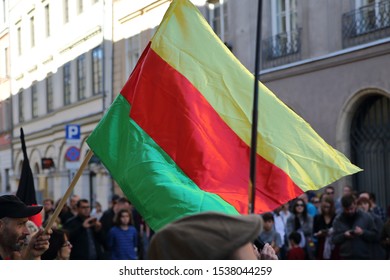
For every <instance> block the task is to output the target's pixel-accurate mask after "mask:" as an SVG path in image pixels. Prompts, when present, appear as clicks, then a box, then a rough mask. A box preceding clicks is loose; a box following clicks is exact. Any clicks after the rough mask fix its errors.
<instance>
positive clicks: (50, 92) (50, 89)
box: [46, 74, 53, 112]
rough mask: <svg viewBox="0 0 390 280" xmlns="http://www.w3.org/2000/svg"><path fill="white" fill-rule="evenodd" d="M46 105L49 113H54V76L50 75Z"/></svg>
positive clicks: (47, 82) (47, 79)
mask: <svg viewBox="0 0 390 280" xmlns="http://www.w3.org/2000/svg"><path fill="white" fill-rule="evenodd" d="M46 102H47V103H46V104H47V112H52V111H53V76H52V75H51V74H50V75H49V76H47V78H46Z"/></svg>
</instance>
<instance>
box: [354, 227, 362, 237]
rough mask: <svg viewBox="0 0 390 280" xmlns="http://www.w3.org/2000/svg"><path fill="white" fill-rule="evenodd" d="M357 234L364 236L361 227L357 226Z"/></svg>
mask: <svg viewBox="0 0 390 280" xmlns="http://www.w3.org/2000/svg"><path fill="white" fill-rule="evenodd" d="M355 234H356V235H362V234H363V229H362V228H361V227H358V226H356V228H355Z"/></svg>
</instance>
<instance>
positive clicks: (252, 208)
mask: <svg viewBox="0 0 390 280" xmlns="http://www.w3.org/2000/svg"><path fill="white" fill-rule="evenodd" d="M262 4H263V1H262V0H259V3H258V11H257V30H256V49H255V81H254V92H253V114H252V136H251V152H250V174H249V176H250V181H249V203H248V206H249V207H248V208H249V209H248V213H249V214H253V213H254V211H255V195H256V157H257V156H256V155H257V149H256V147H257V120H258V99H259V79H260V50H261V18H262V6H263V5H262Z"/></svg>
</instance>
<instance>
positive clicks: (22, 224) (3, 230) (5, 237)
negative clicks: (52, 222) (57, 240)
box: [0, 195, 51, 260]
mask: <svg viewBox="0 0 390 280" xmlns="http://www.w3.org/2000/svg"><path fill="white" fill-rule="evenodd" d="M41 210H42V206H27V205H26V204H24V203H23V202H22V201H21V200H20V199H19V198H18V197H17V196H14V195H3V196H0V260H1V259H3V260H5V259H27V260H32V259H40V257H41V255H42V254H43V253H44V252H45V251H46V250H47V249H48V248H49V239H50V233H51V230H49V233H44V230H43V229H40V230H38V232H37V233H35V234H34V235H33V236H32V237H31V238H30V240H29V241H28V244H25V243H26V240H27V238H26V237H27V236H28V235H29V231H28V228H27V221H28V217H31V216H33V215H36V214H38V213H39V212H41Z"/></svg>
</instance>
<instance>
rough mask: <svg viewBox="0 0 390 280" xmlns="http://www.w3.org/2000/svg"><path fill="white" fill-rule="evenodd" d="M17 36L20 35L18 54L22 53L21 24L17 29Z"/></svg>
mask: <svg viewBox="0 0 390 280" xmlns="http://www.w3.org/2000/svg"><path fill="white" fill-rule="evenodd" d="M16 33H17V36H18V39H17V40H18V54H19V55H22V29H21V27H20V26H19V27H18V28H17V30H16Z"/></svg>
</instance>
